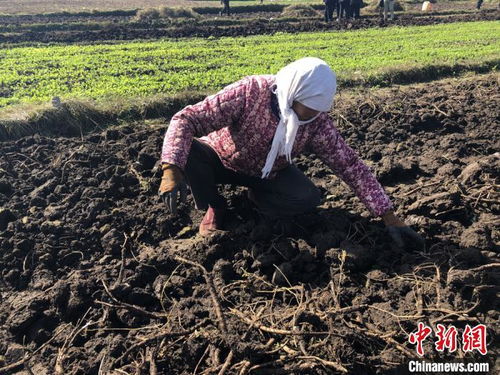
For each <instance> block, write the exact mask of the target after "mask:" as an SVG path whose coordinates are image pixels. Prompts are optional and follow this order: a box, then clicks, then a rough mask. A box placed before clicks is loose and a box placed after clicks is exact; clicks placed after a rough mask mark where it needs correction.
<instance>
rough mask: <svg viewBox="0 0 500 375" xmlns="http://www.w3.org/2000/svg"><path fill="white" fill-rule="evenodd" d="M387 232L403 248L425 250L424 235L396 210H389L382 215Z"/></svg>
mask: <svg viewBox="0 0 500 375" xmlns="http://www.w3.org/2000/svg"><path fill="white" fill-rule="evenodd" d="M382 219H383V220H384V223H385V226H386V228H387V233H388V234H389V235H390V236H391V238H392V240H393V241H394V243H395V244H396V245H397V246H398V247H400V248H402V249H405V248H408V249H412V250H413V249H414V250H423V249H424V247H425V240H424V239H423V237H422V236H421V235H420V234H418V233H417V232H415V231H414V230H413V229H412V228H410V227H409V226H407V225H406V223H405V222H404V221H403V220H401V219H400V218H399V217H397V216H396V214H395V213H394V211H389V212H387V213H386V214H385V215H383V216H382Z"/></svg>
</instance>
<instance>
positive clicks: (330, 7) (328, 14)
mask: <svg viewBox="0 0 500 375" xmlns="http://www.w3.org/2000/svg"><path fill="white" fill-rule="evenodd" d="M323 2H324V3H325V22H330V21H333V11H334V10H335V8H337V6H338V5H337V4H338V0H323ZM337 13H338V12H337Z"/></svg>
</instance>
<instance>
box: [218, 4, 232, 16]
mask: <svg viewBox="0 0 500 375" xmlns="http://www.w3.org/2000/svg"><path fill="white" fill-rule="evenodd" d="M220 3H221V4H222V5H224V8H222V10H221V11H220V15H221V16H222V15H223V14H224V13H225V14H227V15H228V16H230V15H231V11H230V10H229V0H220Z"/></svg>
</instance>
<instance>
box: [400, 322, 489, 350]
mask: <svg viewBox="0 0 500 375" xmlns="http://www.w3.org/2000/svg"><path fill="white" fill-rule="evenodd" d="M431 333H432V329H431V328H430V327H428V326H426V325H425V324H423V323H421V322H419V323H418V326H417V331H416V332H413V333H410V335H409V337H408V341H409V343H410V344H414V345H415V344H416V345H417V348H416V349H417V354H418V355H419V356H421V357H422V356H423V355H424V347H423V342H424V341H425V339H427V337H429V335H430V334H431ZM435 335H436V337H437V340H436V341H435V342H434V347H435V348H436V350H437V351H438V352H443V351H444V350H445V349H448V351H449V352H450V353H453V352H454V351H456V350H457V347H458V346H457V336H458V331H457V328H456V327H455V326H451V327H449V328H448V329H447V328H446V327H445V326H444V325H442V324H438V325H437V331H436V332H435ZM462 350H463V351H464V352H465V353H467V352H472V351H473V350H477V351H478V352H479V353H481V354H482V355H486V353H487V352H488V350H487V348H486V326H485V325H484V324H478V325H477V326H475V327H474V328H471V326H469V325H468V324H467V325H466V326H465V330H464V332H463V334H462Z"/></svg>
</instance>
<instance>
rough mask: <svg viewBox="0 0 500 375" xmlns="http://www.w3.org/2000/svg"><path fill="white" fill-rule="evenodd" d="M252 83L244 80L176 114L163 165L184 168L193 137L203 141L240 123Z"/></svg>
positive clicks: (167, 136)
mask: <svg viewBox="0 0 500 375" xmlns="http://www.w3.org/2000/svg"><path fill="white" fill-rule="evenodd" d="M251 83H252V82H251V81H250V80H248V79H246V78H244V79H242V80H240V81H238V82H235V83H233V84H231V85H229V86H227V87H225V88H224V89H222V90H221V91H219V92H218V93H217V94H215V95H211V96H208V97H207V98H205V99H204V100H203V101H201V102H199V103H197V104H194V105H190V106H187V107H186V108H184V109H183V110H181V111H180V112H177V113H176V114H175V115H174V116H173V117H172V119H171V120H170V125H169V126H168V129H167V132H166V133H165V138H164V140H163V148H162V154H161V161H162V162H163V163H169V164H174V165H177V166H178V167H180V168H184V166H185V165H186V162H187V158H188V154H189V150H190V148H191V143H192V141H193V137H201V136H204V135H207V134H209V133H211V132H213V131H215V130H218V129H222V128H224V127H226V126H230V125H232V124H234V123H236V122H238V120H239V119H240V117H241V116H242V114H243V113H244V109H245V103H246V96H247V94H248V91H249V90H250V86H251Z"/></svg>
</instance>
